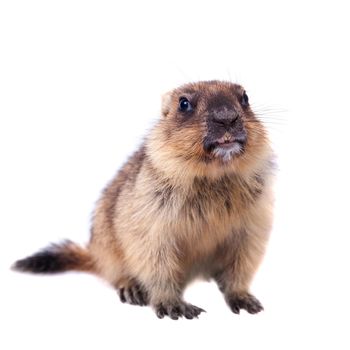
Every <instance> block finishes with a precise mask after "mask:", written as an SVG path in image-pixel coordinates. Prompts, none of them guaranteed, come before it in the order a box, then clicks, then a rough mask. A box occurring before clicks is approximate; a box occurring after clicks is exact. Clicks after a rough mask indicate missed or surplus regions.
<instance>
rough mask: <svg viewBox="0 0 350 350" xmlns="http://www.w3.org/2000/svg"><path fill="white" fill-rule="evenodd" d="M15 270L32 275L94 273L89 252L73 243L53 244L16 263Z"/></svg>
mask: <svg viewBox="0 0 350 350" xmlns="http://www.w3.org/2000/svg"><path fill="white" fill-rule="evenodd" d="M12 269H13V270H16V271H22V272H31V273H43V274H51V273H60V272H65V271H71V270H74V271H86V272H94V264H93V261H92V258H91V256H90V254H89V251H88V250H87V249H86V248H82V247H80V246H78V245H77V244H75V243H73V242H71V241H64V242H62V243H60V244H52V245H51V246H49V247H47V248H44V249H43V250H41V251H39V252H38V253H35V254H34V255H31V256H29V257H27V258H24V259H22V260H18V261H16V262H15V263H14V264H13V266H12Z"/></svg>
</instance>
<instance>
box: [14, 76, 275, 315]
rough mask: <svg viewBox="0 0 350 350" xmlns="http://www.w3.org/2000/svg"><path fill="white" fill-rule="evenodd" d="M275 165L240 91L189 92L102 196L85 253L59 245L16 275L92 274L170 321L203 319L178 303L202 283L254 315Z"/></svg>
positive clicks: (203, 87) (177, 98)
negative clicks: (254, 285) (253, 289)
mask: <svg viewBox="0 0 350 350" xmlns="http://www.w3.org/2000/svg"><path fill="white" fill-rule="evenodd" d="M272 159H273V153H272V151H271V148H270V145H269V140H268V136H267V133H266V130H265V128H264V126H263V125H262V123H261V122H260V121H259V119H258V118H257V117H256V116H255V115H254V113H253V111H252V109H251V108H250V106H249V102H248V96H247V94H246V92H245V91H244V89H243V88H242V87H241V86H240V85H237V84H232V83H230V82H222V81H203V82H198V83H190V84H186V85H183V86H181V87H179V88H177V89H175V90H173V91H171V92H169V93H168V94H166V95H165V96H164V97H163V104H162V117H161V119H160V120H159V121H158V122H157V124H156V125H155V126H154V127H153V129H152V130H151V132H150V133H149V134H148V135H147V137H146V138H145V141H144V143H143V144H142V146H141V147H140V148H139V149H138V150H137V151H136V152H135V153H134V155H133V156H132V157H131V158H130V159H129V160H128V161H127V163H126V164H125V165H124V166H123V167H122V168H121V170H120V171H119V172H118V174H117V175H116V177H115V178H114V179H113V180H112V182H111V183H110V184H109V185H108V186H107V187H106V189H105V190H104V191H103V194H102V197H101V199H100V200H99V202H98V204H97V208H96V210H95V213H94V219H93V225H92V229H91V239H90V242H89V244H88V245H87V247H86V248H82V247H79V246H77V245H76V244H74V243H72V242H70V241H65V242H63V243H61V244H54V245H52V246H50V247H48V248H46V249H44V250H42V251H40V252H38V253H36V254H34V255H32V256H30V257H27V258H25V259H23V260H19V261H17V262H16V263H15V264H14V269H15V270H20V271H25V272H33V273H58V272H64V271H69V270H75V271H86V272H91V273H94V274H96V275H98V276H100V277H102V278H104V279H106V280H107V281H109V282H110V283H111V284H112V285H113V286H114V287H115V288H116V289H117V290H118V293H119V296H120V299H121V301H122V302H128V303H130V304H137V305H148V304H150V305H151V306H152V307H153V308H154V310H155V312H156V314H157V316H158V317H160V318H163V317H164V316H165V315H166V316H169V317H171V318H172V319H178V318H179V317H181V316H185V317H186V318H189V319H191V318H194V317H197V316H198V315H199V314H200V313H201V312H202V311H204V310H203V309H201V308H199V307H196V306H194V305H191V304H189V303H187V302H185V301H184V300H183V298H182V294H183V291H184V288H185V287H186V285H187V284H188V283H189V282H190V281H191V280H192V279H193V278H195V277H198V276H202V277H205V278H213V279H214V280H215V281H216V282H217V284H218V286H219V288H220V290H221V291H222V293H223V295H224V297H225V299H226V302H227V304H228V305H229V307H230V308H231V310H232V311H233V312H234V313H239V312H240V309H245V310H246V311H248V312H249V313H257V312H259V311H261V310H262V309H263V307H262V305H261V304H260V302H259V301H258V300H257V299H256V298H255V297H254V296H253V295H251V294H250V293H249V285H250V283H251V280H252V277H253V275H254V273H255V271H256V269H257V267H258V265H259V263H260V261H261V259H262V257H263V254H264V250H265V245H266V242H267V240H268V237H269V232H270V230H271V222H272V203H273V198H272V185H271V179H272V175H273V174H272V173H273V162H272Z"/></svg>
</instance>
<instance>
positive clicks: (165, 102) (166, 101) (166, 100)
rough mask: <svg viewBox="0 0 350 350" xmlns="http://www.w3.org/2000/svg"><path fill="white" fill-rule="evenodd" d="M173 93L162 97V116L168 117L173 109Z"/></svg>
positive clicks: (170, 92)
mask: <svg viewBox="0 0 350 350" xmlns="http://www.w3.org/2000/svg"><path fill="white" fill-rule="evenodd" d="M172 93H173V92H172V91H169V92H167V93H165V94H164V95H163V96H162V116H163V117H166V116H167V115H168V114H169V111H170V107H171V95H172Z"/></svg>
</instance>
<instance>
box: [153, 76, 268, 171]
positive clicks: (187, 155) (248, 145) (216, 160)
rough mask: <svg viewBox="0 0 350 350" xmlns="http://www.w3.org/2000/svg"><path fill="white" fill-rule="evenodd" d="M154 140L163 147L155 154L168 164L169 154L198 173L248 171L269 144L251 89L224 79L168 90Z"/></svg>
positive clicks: (178, 163) (177, 162)
mask: <svg viewBox="0 0 350 350" xmlns="http://www.w3.org/2000/svg"><path fill="white" fill-rule="evenodd" d="M150 140H151V142H150V144H153V145H154V146H155V147H158V150H156V148H154V147H153V146H152V151H153V152H156V153H159V155H156V156H155V157H153V158H157V159H158V160H160V158H162V162H163V166H165V163H166V161H165V159H166V158H167V159H168V160H169V161H174V162H175V163H176V164H177V165H178V166H180V167H184V168H183V169H184V170H183V171H184V172H187V173H192V175H195V176H199V175H210V176H212V175H214V176H215V174H220V173H223V172H225V171H236V172H237V171H239V170H243V169H245V168H247V166H250V165H253V164H252V162H253V161H254V160H259V158H260V157H261V156H263V154H264V153H266V151H267V148H268V141H267V135H266V132H265V128H264V126H263V124H262V123H261V122H260V121H259V120H258V119H257V118H256V116H255V115H254V113H253V111H252V110H251V108H250V105H249V100H248V95H247V93H246V91H245V90H244V89H243V87H241V86H240V85H237V84H233V83H230V82H223V81H203V82H198V83H190V84H186V85H183V86H181V87H179V88H177V89H174V90H173V91H171V92H169V93H167V94H165V95H164V96H163V103H162V119H161V120H160V123H159V124H158V125H157V127H156V128H155V131H154V132H153V133H152V135H151V138H150ZM152 140H153V141H155V142H153V141H152ZM156 144H157V145H156ZM185 169H186V170H185Z"/></svg>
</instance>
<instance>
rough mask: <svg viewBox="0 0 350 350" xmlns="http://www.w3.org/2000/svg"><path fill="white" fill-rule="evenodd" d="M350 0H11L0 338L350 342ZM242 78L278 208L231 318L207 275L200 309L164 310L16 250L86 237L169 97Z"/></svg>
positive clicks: (0, 55) (1, 102) (246, 345)
mask: <svg viewBox="0 0 350 350" xmlns="http://www.w3.org/2000/svg"><path fill="white" fill-rule="evenodd" d="M346 5H347V4H346V1H343V2H342V1H329V2H327V1H314V2H313V1H300V2H298V1H289V2H287V1H285V2H283V1H226V2H225V1H218V0H216V1H213V2H206V1H198V2H197V1H173V2H166V1H163V2H160V1H159V3H158V2H153V1H138V2H135V1H128V2H117V1H86V0H85V1H74V0H69V1H65V0H61V1H34V0H33V1H15V0H11V1H1V3H0V50H1V52H0V118H1V119H0V120H1V121H0V123H1V125H0V152H1V159H0V162H1V163H0V165H1V170H0V178H1V181H0V191H1V192H0V213H1V214H0V215H1V219H0V262H1V264H0V268H1V282H0V283H1V287H0V295H1V297H0V322H1V325H0V334H1V335H0V348H1V349H6V350H10V349H24V348H28V349H37V350H39V349H47V348H49V349H62V348H64V349H74V348H77V349H120V348H128V349H134V348H135V349H136V348H143V349H161V348H162V349H163V348H166V349H178V348H183V349H190V348H191V349H196V348H204V347H208V348H223V349H231V348H232V349H320V348H325V349H349V348H350V343H349V338H348V335H347V332H348V331H349V311H350V305H349V292H350V287H349V266H350V258H349V250H350V247H349V242H350V241H349V234H350V228H349V220H348V216H349V198H350V191H349V175H350V173H349V170H348V169H347V165H348V163H349V150H350V141H349V118H350V115H349V108H348V107H349V102H348V101H349V97H348V95H349V81H350V74H349V62H350V54H349V32H350V26H349V11H348V10H347V8H346ZM200 79H226V80H228V79H229V80H232V81H234V82H239V83H241V84H243V85H244V86H245V88H246V89H247V91H248V94H249V97H250V101H251V102H252V104H253V106H254V107H255V108H256V110H257V111H259V112H261V113H263V118H265V119H264V120H266V121H267V122H266V125H267V127H269V129H270V131H271V137H272V139H273V143H274V147H275V150H276V153H277V154H278V157H279V166H280V171H279V172H278V174H277V175H278V176H277V179H278V181H277V183H276V197H277V200H276V219H275V225H274V230H273V233H272V239H271V242H270V245H269V248H268V251H267V255H266V258H265V260H264V263H263V265H262V266H261V268H260V270H259V272H258V274H257V276H256V278H255V280H254V284H253V286H252V290H253V292H254V294H256V296H257V297H258V298H259V299H260V300H261V301H262V303H263V304H264V306H265V311H264V312H263V313H261V314H259V315H254V316H252V315H248V314H246V313H245V312H242V314H241V315H240V316H237V315H234V314H232V313H231V312H230V311H229V309H228V308H227V307H226V305H225V303H224V301H223V298H222V296H221V295H220V293H219V291H218V290H217V288H216V286H215V285H214V284H212V283H206V282H199V283H197V284H194V285H193V286H191V287H190V288H189V289H188V290H187V292H186V299H187V300H188V301H191V302H193V303H194V304H196V305H198V306H201V307H203V308H205V309H206V310H207V313H206V314H204V315H201V317H200V318H199V319H198V320H193V321H188V320H180V321H177V322H174V321H171V320H169V319H164V320H158V319H157V318H156V316H155V315H154V314H153V312H152V311H151V309H150V308H140V307H133V306H128V305H123V304H121V303H120V302H119V300H118V298H117V296H116V293H115V291H114V290H113V289H111V288H110V287H109V286H107V285H106V284H105V283H104V282H101V281H100V280H98V279H96V278H94V277H92V276H89V275H84V274H66V275H61V276H55V277H37V276H30V275H22V274H17V273H14V272H11V271H10V270H9V266H10V265H11V263H12V262H13V261H14V260H16V259H18V258H21V257H24V256H25V255H27V254H30V253H33V252H34V251H36V250H37V249H38V248H41V247H43V246H45V245H46V244H47V243H49V242H56V241H58V240H60V239H62V238H70V239H72V240H74V241H76V242H79V243H84V242H86V241H87V240H88V236H89V223H90V213H91V212H92V209H93V207H94V202H95V200H96V199H97V198H98V196H99V193H100V191H101V189H102V188H103V187H104V186H105V184H106V183H107V181H108V180H109V179H111V177H112V176H113V175H114V173H115V172H116V170H117V169H118V167H120V166H121V164H122V163H123V162H124V161H125V160H126V159H127V156H128V155H130V154H131V153H132V152H133V151H134V150H135V149H136V147H137V145H138V144H139V143H140V142H141V140H142V136H143V135H144V134H145V133H146V132H147V129H149V127H150V126H151V125H152V123H153V122H154V120H156V119H157V118H158V116H159V110H160V96H161V94H162V93H164V92H165V91H167V90H168V89H171V88H173V87H176V86H177V85H179V84H182V83H185V82H188V81H195V80H200Z"/></svg>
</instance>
